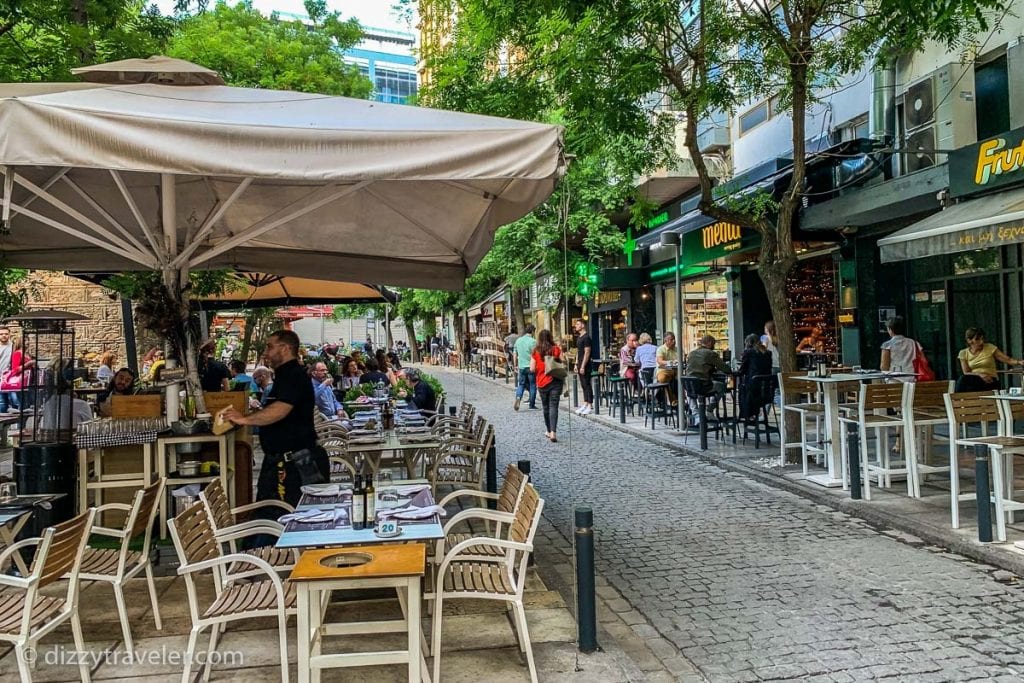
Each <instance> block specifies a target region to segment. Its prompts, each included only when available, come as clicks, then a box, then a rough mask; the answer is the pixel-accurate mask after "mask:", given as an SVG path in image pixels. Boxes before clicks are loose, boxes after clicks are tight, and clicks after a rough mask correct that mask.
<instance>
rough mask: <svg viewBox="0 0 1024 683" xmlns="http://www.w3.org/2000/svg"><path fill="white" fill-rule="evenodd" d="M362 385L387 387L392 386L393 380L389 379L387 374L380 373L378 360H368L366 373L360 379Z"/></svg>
mask: <svg viewBox="0 0 1024 683" xmlns="http://www.w3.org/2000/svg"><path fill="white" fill-rule="evenodd" d="M359 383H360V384H373V385H374V386H376V385H377V384H383V385H384V386H386V387H390V386H391V379H390V378H388V376H387V373H384V372H381V371H380V366H379V365H377V359H376V358H367V359H366V372H364V373H363V374H362V375H361V376H360V377H359Z"/></svg>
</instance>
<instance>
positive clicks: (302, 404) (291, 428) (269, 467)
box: [224, 330, 331, 518]
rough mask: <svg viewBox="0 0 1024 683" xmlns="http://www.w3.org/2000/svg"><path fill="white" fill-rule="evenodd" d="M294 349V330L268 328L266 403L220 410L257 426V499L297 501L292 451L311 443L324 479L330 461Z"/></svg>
mask: <svg viewBox="0 0 1024 683" xmlns="http://www.w3.org/2000/svg"><path fill="white" fill-rule="evenodd" d="M298 354H299V337H298V335H296V334H295V333H294V332H292V331H291V330H278V331H277V332H274V333H273V334H271V335H270V338H269V339H268V340H267V351H266V359H267V361H268V363H269V365H270V367H272V368H273V369H274V384H273V385H272V386H271V387H270V390H269V391H268V392H267V396H266V405H265V406H264V408H263V409H262V410H260V411H258V412H255V413H252V414H250V415H242V414H241V413H239V412H238V411H236V410H235V409H233V408H229V409H227V411H226V412H225V413H224V416H225V417H226V418H227V419H228V420H230V421H231V422H233V423H235V424H237V425H251V426H253V427H259V428H260V446H261V447H262V448H263V464H262V466H261V467H260V474H259V479H258V480H257V483H256V500H258V501H259V500H283V501H285V502H286V503H289V504H291V505H297V504H298V502H299V498H300V496H301V495H302V491H301V485H302V482H301V480H300V478H299V473H298V470H297V469H296V468H295V466H294V465H293V464H292V463H291V462H290V461H289V456H290V455H291V454H293V453H295V452H296V451H301V450H303V449H307V448H308V449H311V450H312V451H313V453H314V459H315V462H316V466H317V468H318V469H319V470H320V473H321V474H322V475H323V478H324V481H326V480H328V479H330V473H331V466H330V461H329V460H328V458H327V452H326V451H325V450H324V449H323V448H321V447H320V446H318V445H317V441H316V430H315V429H314V428H313V410H315V403H314V400H313V385H312V384H311V383H310V381H309V375H308V374H307V373H306V369H305V368H304V367H303V366H302V365H301V364H300V363H299V361H298ZM271 509H272V508H264V510H267V511H270V510H271ZM278 512H279V511H278ZM274 517H275V518H276V514H275V515H274Z"/></svg>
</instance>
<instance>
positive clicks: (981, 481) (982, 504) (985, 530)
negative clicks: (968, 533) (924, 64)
mask: <svg viewBox="0 0 1024 683" xmlns="http://www.w3.org/2000/svg"><path fill="white" fill-rule="evenodd" d="M988 458H989V455H988V446H975V447H974V477H975V489H976V490H977V500H978V541H979V542H980V543H991V542H992V511H991V506H992V496H991V489H990V488H989V480H988V471H989V459H988ZM997 467H998V465H997ZM997 495H1002V492H999V493H998V494H997Z"/></svg>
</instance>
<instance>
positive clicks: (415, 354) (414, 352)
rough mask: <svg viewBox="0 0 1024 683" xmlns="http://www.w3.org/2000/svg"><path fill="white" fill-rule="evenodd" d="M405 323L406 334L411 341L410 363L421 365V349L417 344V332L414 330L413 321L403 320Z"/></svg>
mask: <svg viewBox="0 0 1024 683" xmlns="http://www.w3.org/2000/svg"><path fill="white" fill-rule="evenodd" d="M402 322H403V323H405V334H406V337H408V339H409V362H410V363H419V362H420V347H419V346H418V345H417V344H416V330H415V329H414V328H413V325H412V321H411V320H406V319H404V318H403V319H402Z"/></svg>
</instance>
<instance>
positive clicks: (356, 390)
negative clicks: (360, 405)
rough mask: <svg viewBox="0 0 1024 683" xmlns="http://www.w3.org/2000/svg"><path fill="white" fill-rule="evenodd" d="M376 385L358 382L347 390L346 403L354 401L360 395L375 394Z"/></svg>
mask: <svg viewBox="0 0 1024 683" xmlns="http://www.w3.org/2000/svg"><path fill="white" fill-rule="evenodd" d="M374 389H375V387H374V386H373V385H372V384H368V383H367V384H357V385H355V386H354V387H350V388H349V389H348V391H346V392H345V403H354V402H355V401H356V400H358V399H359V397H360V396H373V391H374Z"/></svg>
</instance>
